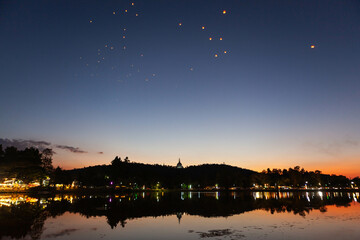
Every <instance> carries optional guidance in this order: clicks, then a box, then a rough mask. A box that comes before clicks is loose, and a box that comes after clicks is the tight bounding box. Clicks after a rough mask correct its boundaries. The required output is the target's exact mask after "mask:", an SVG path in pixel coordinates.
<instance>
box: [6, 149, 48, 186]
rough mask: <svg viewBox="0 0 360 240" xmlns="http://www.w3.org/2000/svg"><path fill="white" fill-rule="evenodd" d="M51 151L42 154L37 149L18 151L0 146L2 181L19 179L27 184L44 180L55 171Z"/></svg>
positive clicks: (44, 151)
mask: <svg viewBox="0 0 360 240" xmlns="http://www.w3.org/2000/svg"><path fill="white" fill-rule="evenodd" d="M52 155H53V152H52V150H51V149H44V150H43V151H42V152H40V151H39V150H38V149H35V148H26V149H24V150H18V149H17V148H15V147H7V148H5V150H3V148H2V145H0V179H1V178H17V179H18V180H22V181H24V182H25V183H29V182H32V181H35V180H38V181H40V180H42V179H44V178H45V177H47V176H50V175H51V174H52V171H53V166H52Z"/></svg>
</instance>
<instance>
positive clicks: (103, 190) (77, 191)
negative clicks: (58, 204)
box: [0, 188, 360, 194]
mask: <svg viewBox="0 0 360 240" xmlns="http://www.w3.org/2000/svg"><path fill="white" fill-rule="evenodd" d="M139 192H140V193H143V192H149V193H152V192H154V193H156V192H227V193H232V192H235V193H236V192H249V193H251V192H360V189H345V188H342V189H279V190H276V189H236V190H232V189H211V190H209V189H151V190H150V189H147V190H140V189H136V190H134V189H113V188H111V189H108V188H98V189H86V188H78V189H68V190H57V189H37V190H34V189H26V190H0V194H104V193H108V194H111V193H126V194H129V193H139Z"/></svg>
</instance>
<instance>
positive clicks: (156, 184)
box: [54, 156, 360, 189]
mask: <svg viewBox="0 0 360 240" xmlns="http://www.w3.org/2000/svg"><path fill="white" fill-rule="evenodd" d="M74 180H77V181H78V182H79V183H81V185H82V186H94V187H96V186H109V187H115V186H126V187H130V188H132V189H142V188H143V186H145V187H146V188H151V189H156V188H167V189H179V188H183V189H184V188H187V189H189V188H190V187H191V188H195V189H196V188H204V187H208V186H215V185H216V186H218V187H219V188H222V189H227V188H231V187H238V188H250V187H253V186H254V184H255V185H260V186H273V187H274V188H278V187H279V186H291V187H293V188H299V187H304V186H307V187H308V188H311V187H320V186H321V187H330V188H336V187H350V186H351V185H353V186H359V185H360V181H359V178H354V179H352V180H350V179H348V178H346V177H345V176H342V175H340V176H338V175H327V174H322V173H321V171H319V170H316V171H305V170H304V169H303V168H300V167H299V166H296V167H294V168H289V169H283V170H282V169H272V170H270V169H267V170H264V171H262V172H260V173H258V172H254V171H251V170H247V169H242V168H238V167H233V166H229V165H225V164H203V165H198V166H189V167H186V168H182V169H178V168H175V167H174V166H168V165H157V164H155V165H152V164H143V163H135V162H131V161H130V160H129V158H128V157H125V158H124V160H122V159H121V158H120V157H118V156H116V157H115V158H114V160H113V161H111V165H101V166H92V167H85V168H82V169H74V170H67V171H65V170H62V169H60V168H57V169H56V170H55V175H54V182H56V183H64V184H69V183H71V182H72V181H74ZM351 182H353V184H351Z"/></svg>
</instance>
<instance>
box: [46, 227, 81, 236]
mask: <svg viewBox="0 0 360 240" xmlns="http://www.w3.org/2000/svg"><path fill="white" fill-rule="evenodd" d="M78 230H79V229H75V228H70V229H64V230H61V231H59V232H57V233H52V234H47V235H46V236H45V237H46V238H56V237H62V236H65V235H67V236H68V235H70V234H71V233H73V232H76V231H78Z"/></svg>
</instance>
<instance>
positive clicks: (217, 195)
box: [216, 192, 220, 200]
mask: <svg viewBox="0 0 360 240" xmlns="http://www.w3.org/2000/svg"><path fill="white" fill-rule="evenodd" d="M219 195H220V194H219V192H216V200H219Z"/></svg>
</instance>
